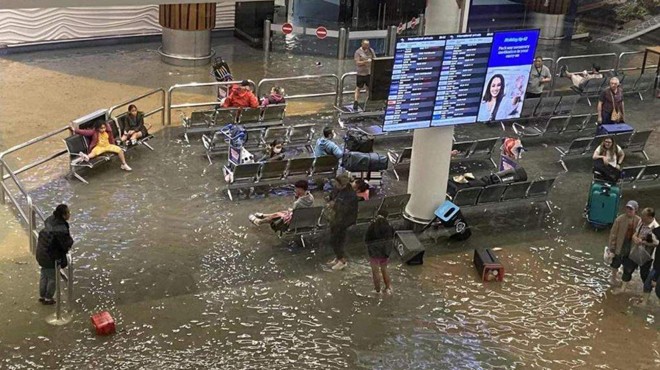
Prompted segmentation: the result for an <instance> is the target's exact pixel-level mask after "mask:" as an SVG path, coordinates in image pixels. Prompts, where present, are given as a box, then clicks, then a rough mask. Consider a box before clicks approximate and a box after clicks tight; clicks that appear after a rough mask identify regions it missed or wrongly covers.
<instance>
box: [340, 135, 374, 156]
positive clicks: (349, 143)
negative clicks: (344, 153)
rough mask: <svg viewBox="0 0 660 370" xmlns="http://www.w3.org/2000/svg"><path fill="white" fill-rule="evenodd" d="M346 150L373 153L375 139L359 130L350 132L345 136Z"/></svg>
mask: <svg viewBox="0 0 660 370" xmlns="http://www.w3.org/2000/svg"><path fill="white" fill-rule="evenodd" d="M344 148H345V150H348V151H351V152H362V153H371V152H373V151H374V137H373V136H371V135H369V134H367V133H365V132H362V131H358V130H348V132H346V136H344Z"/></svg>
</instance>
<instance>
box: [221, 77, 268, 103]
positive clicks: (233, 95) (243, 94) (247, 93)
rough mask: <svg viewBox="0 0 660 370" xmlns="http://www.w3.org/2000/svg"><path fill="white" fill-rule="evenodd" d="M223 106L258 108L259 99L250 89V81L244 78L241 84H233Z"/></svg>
mask: <svg viewBox="0 0 660 370" xmlns="http://www.w3.org/2000/svg"><path fill="white" fill-rule="evenodd" d="M222 106H223V107H224V108H229V107H238V108H257V107H258V106H259V101H258V100H257V97H256V96H254V94H253V93H252V90H250V83H249V82H248V81H247V80H243V81H242V82H241V84H240V85H234V86H232V88H231V91H230V92H229V96H227V97H226V98H225V99H224V100H223V101H222Z"/></svg>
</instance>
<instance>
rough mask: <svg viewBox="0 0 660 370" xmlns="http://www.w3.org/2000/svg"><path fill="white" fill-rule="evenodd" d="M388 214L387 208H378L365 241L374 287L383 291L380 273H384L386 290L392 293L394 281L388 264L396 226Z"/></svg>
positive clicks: (377, 290)
mask: <svg viewBox="0 0 660 370" xmlns="http://www.w3.org/2000/svg"><path fill="white" fill-rule="evenodd" d="M387 216H388V214H387V211H386V210H382V209H381V210H378V213H377V215H376V219H375V220H373V221H372V222H371V224H370V225H369V228H368V229H367V233H366V234H365V235H364V243H365V244H366V245H367V254H368V255H369V264H370V265H371V277H372V278H373V281H374V289H375V290H376V293H380V292H381V289H380V288H381V286H380V275H382V276H383V282H384V283H385V291H384V292H385V293H387V294H389V293H392V281H391V280H390V275H389V274H388V273H387V264H388V262H389V258H390V254H391V253H392V244H393V243H394V228H392V226H391V225H390V223H389V222H387Z"/></svg>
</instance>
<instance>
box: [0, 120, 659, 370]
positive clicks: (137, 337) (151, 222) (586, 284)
mask: <svg viewBox="0 0 660 370" xmlns="http://www.w3.org/2000/svg"><path fill="white" fill-rule="evenodd" d="M179 135H180V130H179V129H172V130H170V129H167V130H165V131H162V132H161V133H160V134H159V137H158V138H157V139H156V140H154V141H153V145H154V146H155V147H156V150H157V151H156V152H150V151H147V150H144V149H145V148H139V149H138V150H135V151H133V152H131V153H130V154H129V161H130V163H131V165H132V167H133V169H134V171H133V172H132V173H124V172H120V171H119V170H118V168H115V167H118V163H116V162H110V163H108V164H107V168H102V169H100V170H98V171H88V172H87V173H86V174H85V175H86V176H87V178H88V180H90V182H91V184H90V185H84V184H82V183H79V182H75V181H69V180H67V179H64V178H61V177H60V178H58V179H57V180H55V181H53V182H50V183H48V184H47V185H45V186H39V187H38V188H36V189H35V190H34V193H35V194H36V197H37V202H41V203H49V201H50V199H64V200H66V201H67V202H69V203H70V204H72V207H73V213H74V216H73V221H72V225H73V233H74V235H75V236H76V238H77V239H78V240H79V242H78V243H77V244H76V248H75V258H76V291H77V297H78V299H77V312H78V313H77V315H76V321H74V322H73V323H72V324H70V325H69V326H66V327H63V328H59V329H53V328H50V327H47V326H46V324H45V323H42V322H41V320H35V322H34V323H33V324H32V325H31V326H26V327H24V330H22V331H20V332H11V333H9V332H7V333H3V339H2V342H0V346H2V348H3V352H6V353H7V356H5V357H4V360H2V361H4V363H3V366H5V367H7V368H14V369H19V368H29V367H34V366H36V364H43V365H44V366H47V367H55V366H57V367H59V368H63V369H66V368H77V367H81V366H83V367H87V368H118V369H132V368H156V367H161V368H218V369H234V368H236V369H239V368H271V369H288V368H304V369H321V368H322V369H327V368H383V369H402V368H426V369H443V368H466V369H467V368H470V369H474V368H552V369H554V368H596V367H600V368H621V367H624V366H625V365H626V363H627V361H628V360H627V359H624V358H618V348H619V347H618V346H620V345H621V339H620V335H621V330H625V333H626V334H625V336H626V338H629V339H630V340H632V341H634V339H633V338H645V339H642V340H639V341H637V342H635V343H636V344H635V346H632V347H631V348H629V349H628V350H627V351H628V352H627V353H629V354H630V356H633V358H635V359H638V360H639V364H640V366H643V365H644V364H647V365H648V366H652V365H653V364H654V361H658V360H659V359H660V356H658V354H657V353H655V352H652V348H654V346H655V344H657V343H658V338H657V335H658V328H659V327H658V324H657V322H656V317H657V311H656V312H655V313H654V312H653V311H649V312H648V317H647V318H646V319H645V318H644V317H645V315H646V313H645V312H644V311H632V310H631V309H630V308H629V305H628V304H627V303H626V302H627V300H628V299H629V298H630V296H622V297H614V298H613V297H610V296H609V294H607V293H606V291H607V288H608V287H607V283H606V279H607V269H606V268H605V267H604V266H603V264H602V262H601V260H600V258H602V257H600V256H599V255H598V251H599V250H600V248H599V247H598V246H597V245H602V244H603V243H604V242H605V241H604V238H605V234H601V235H596V236H595V238H596V239H597V240H600V241H599V242H594V240H593V238H594V236H593V235H584V233H576V232H568V233H567V232H566V231H565V228H564V226H566V225H563V222H565V221H563V220H561V219H560V218H558V216H557V215H556V214H557V213H558V212H555V213H553V214H548V213H547V211H543V208H542V207H538V208H535V209H536V211H534V212H529V210H528V208H527V207H528V206H524V207H525V208H524V209H525V210H526V211H525V212H517V213H516V212H514V214H515V216H513V217H512V216H511V213H499V212H494V213H491V212H492V211H489V212H487V213H485V214H483V215H481V214H476V215H472V216H470V221H471V222H474V224H475V225H476V226H475V228H476V229H477V230H478V232H476V233H475V236H474V237H473V238H472V239H470V240H469V241H468V242H467V243H465V244H464V245H462V246H459V247H457V246H454V247H450V248H449V249H447V248H446V247H445V248H442V247H440V248H438V247H430V249H429V250H428V252H427V257H426V260H425V264H424V266H423V267H417V268H413V267H407V266H401V265H399V264H398V262H395V263H393V265H392V275H393V280H394V281H395V294H394V295H392V296H382V295H376V294H374V293H373V292H372V287H371V283H370V279H369V267H368V264H367V263H366V261H365V260H364V251H363V247H362V246H361V245H360V243H359V237H353V238H352V240H351V241H352V244H351V246H350V247H349V253H350V254H351V256H352V257H353V258H352V262H351V264H350V265H349V268H348V269H347V270H346V271H343V272H341V273H333V272H331V270H330V269H329V268H328V267H327V266H326V265H325V264H324V262H325V261H326V260H327V259H328V258H329V256H330V254H329V250H328V249H327V248H323V247H321V246H322V242H323V236H319V237H317V238H316V239H315V241H313V243H312V245H313V246H314V247H312V248H310V249H304V250H303V249H300V248H295V247H290V246H287V245H286V243H281V242H279V241H278V240H277V238H276V237H275V236H274V235H273V234H272V232H270V230H268V229H267V228H264V229H256V228H255V227H253V226H251V225H249V223H248V222H246V219H247V214H248V213H250V212H253V211H256V210H263V209H273V208H277V207H280V205H283V204H286V202H287V200H286V199H284V198H282V197H277V196H271V197H267V198H259V199H250V200H243V199H241V200H239V201H237V202H234V203H232V202H229V200H228V199H227V197H226V195H225V194H224V193H223V192H222V191H223V187H222V185H221V175H220V172H219V168H220V166H221V162H222V161H221V160H220V161H217V163H216V164H214V165H212V166H208V164H207V163H206V161H205V158H204V157H203V156H202V153H201V150H200V149H201V148H200V147H199V146H197V145H196V144H197V143H196V142H194V143H193V144H186V143H184V142H183V141H181V140H180V136H179ZM61 165H62V164H58V163H56V162H53V163H52V164H49V165H47V166H53V167H54V168H53V169H52V170H53V171H56V170H55V167H57V166H61ZM59 168H62V167H59ZM38 181H39V177H38V176H35V177H30V178H27V179H26V183H27V184H29V185H35V184H37V183H38ZM396 186H398V185H396V184H393V187H395V188H396ZM317 194H318V196H317V198H321V196H320V193H318V192H317ZM317 202H319V204H320V200H318V199H317ZM516 225H525V229H524V230H519V231H517V232H512V231H510V230H515V229H516ZM572 229H574V227H573V228H572ZM495 230H500V234H499V237H498V239H497V242H496V243H495V244H496V245H497V246H501V247H503V248H504V250H503V251H501V252H499V256H500V258H501V261H502V262H503V264H504V265H505V266H506V268H507V271H506V278H505V282H503V283H491V284H483V283H481V282H480V281H479V280H478V278H477V276H476V273H475V271H474V268H473V266H472V255H471V251H472V249H471V248H473V247H475V246H478V245H483V243H489V244H490V245H493V241H492V240H490V241H488V235H489V234H490V233H492V232H493V231H495ZM354 234H355V235H360V233H358V232H356V233H354ZM445 243H446V242H442V241H441V242H440V244H441V245H442V244H445ZM581 246H584V247H581ZM638 288H639V287H638ZM38 309H41V307H39V308H38ZM99 310H109V311H110V312H112V314H113V315H114V317H115V318H116V319H117V321H118V327H119V332H118V333H117V334H116V335H114V336H112V337H109V338H100V337H96V336H95V335H94V334H93V333H92V332H91V331H90V329H89V323H88V320H87V317H88V316H89V315H90V314H91V313H94V312H97V311H99ZM654 343H655V344H654ZM596 348H597V349H596Z"/></svg>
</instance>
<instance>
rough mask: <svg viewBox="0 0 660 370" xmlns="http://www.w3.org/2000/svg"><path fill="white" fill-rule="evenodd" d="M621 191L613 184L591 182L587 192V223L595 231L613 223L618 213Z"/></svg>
mask: <svg viewBox="0 0 660 370" xmlns="http://www.w3.org/2000/svg"><path fill="white" fill-rule="evenodd" d="M620 198H621V189H620V188H619V187H618V186H616V185H613V184H609V183H603V182H593V183H591V187H590V190H589V202H588V203H587V221H589V223H590V224H591V226H593V227H595V228H597V229H603V228H606V227H609V226H610V225H612V224H613V223H614V219H616V216H617V212H618V211H619V199H620Z"/></svg>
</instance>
